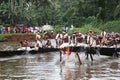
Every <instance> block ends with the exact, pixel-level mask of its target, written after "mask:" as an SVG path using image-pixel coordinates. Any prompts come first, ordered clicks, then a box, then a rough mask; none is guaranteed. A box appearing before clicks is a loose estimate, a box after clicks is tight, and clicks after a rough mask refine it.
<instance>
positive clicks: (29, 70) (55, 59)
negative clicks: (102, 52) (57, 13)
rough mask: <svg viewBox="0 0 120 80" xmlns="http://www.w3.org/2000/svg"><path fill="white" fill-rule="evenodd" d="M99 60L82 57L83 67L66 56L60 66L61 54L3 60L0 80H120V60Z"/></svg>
mask: <svg viewBox="0 0 120 80" xmlns="http://www.w3.org/2000/svg"><path fill="white" fill-rule="evenodd" d="M73 55H74V53H72V54H71V56H72V57H73ZM98 57H100V56H98ZM98 57H97V56H95V57H94V61H93V62H92V61H89V60H85V59H84V54H81V59H82V62H83V64H82V65H79V64H78V63H76V62H75V61H76V60H75V59H74V58H70V59H71V60H70V61H65V57H64V56H63V62H62V63H60V62H59V53H58V52H54V53H44V54H36V55H29V54H27V55H23V56H14V57H11V58H0V80H5V79H6V80H120V62H119V60H120V59H119V58H114V59H113V58H110V57H100V58H98Z"/></svg>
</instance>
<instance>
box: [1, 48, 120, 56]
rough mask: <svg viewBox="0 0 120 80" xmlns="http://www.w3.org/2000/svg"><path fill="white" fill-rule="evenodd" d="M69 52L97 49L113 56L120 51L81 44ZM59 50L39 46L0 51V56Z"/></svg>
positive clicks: (94, 50)
mask: <svg viewBox="0 0 120 80" xmlns="http://www.w3.org/2000/svg"><path fill="white" fill-rule="evenodd" d="M70 49H71V52H81V51H85V52H86V53H90V54H96V53H97V52H96V50H98V51H99V53H100V55H106V56H113V55H117V56H118V55H119V54H118V52H120V48H108V47H91V48H89V47H86V48H84V47H83V46H77V47H70ZM54 51H59V48H39V50H38V51H36V50H31V51H26V50H15V51H12V50H10V51H0V57H11V56H14V55H24V54H26V52H29V53H30V54H37V53H47V52H54Z"/></svg>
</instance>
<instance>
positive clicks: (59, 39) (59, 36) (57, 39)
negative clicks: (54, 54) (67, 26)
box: [55, 31, 63, 47]
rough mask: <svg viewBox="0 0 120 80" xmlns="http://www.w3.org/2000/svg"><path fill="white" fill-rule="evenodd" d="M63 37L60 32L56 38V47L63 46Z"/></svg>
mask: <svg viewBox="0 0 120 80" xmlns="http://www.w3.org/2000/svg"><path fill="white" fill-rule="evenodd" d="M62 37H63V35H62V34H61V32H60V31H59V32H58V33H57V35H56V37H55V39H56V47H60V45H61V44H62Z"/></svg>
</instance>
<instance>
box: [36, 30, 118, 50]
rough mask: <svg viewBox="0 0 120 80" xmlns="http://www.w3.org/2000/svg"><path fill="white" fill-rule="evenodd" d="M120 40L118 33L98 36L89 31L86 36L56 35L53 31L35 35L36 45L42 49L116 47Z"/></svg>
mask: <svg viewBox="0 0 120 80" xmlns="http://www.w3.org/2000/svg"><path fill="white" fill-rule="evenodd" d="M119 40H120V35H119V34H118V33H111V34H110V33H106V32H105V31H104V30H103V31H102V32H101V34H100V35H96V34H95V33H94V31H92V30H89V31H88V32H87V33H86V34H82V33H80V32H75V33H73V34H72V35H68V33H66V32H60V31H59V32H58V33H57V34H56V35H55V34H54V32H53V31H51V32H47V31H46V32H44V34H43V35H42V36H41V34H39V33H37V34H36V44H38V45H39V47H43V48H46V47H47V48H64V47H68V46H93V47H94V46H106V47H108V46H109V47H110V46H116V45H117V44H118V42H119Z"/></svg>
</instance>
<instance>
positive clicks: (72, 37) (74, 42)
mask: <svg viewBox="0 0 120 80" xmlns="http://www.w3.org/2000/svg"><path fill="white" fill-rule="evenodd" d="M70 45H71V46H75V45H76V35H75V33H73V34H72V35H71V36H70Z"/></svg>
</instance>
